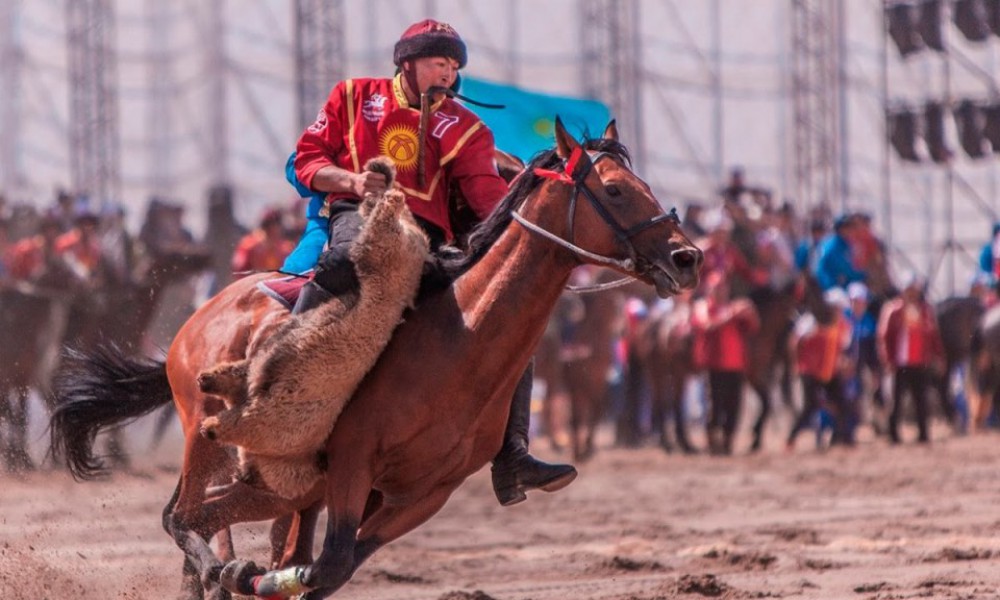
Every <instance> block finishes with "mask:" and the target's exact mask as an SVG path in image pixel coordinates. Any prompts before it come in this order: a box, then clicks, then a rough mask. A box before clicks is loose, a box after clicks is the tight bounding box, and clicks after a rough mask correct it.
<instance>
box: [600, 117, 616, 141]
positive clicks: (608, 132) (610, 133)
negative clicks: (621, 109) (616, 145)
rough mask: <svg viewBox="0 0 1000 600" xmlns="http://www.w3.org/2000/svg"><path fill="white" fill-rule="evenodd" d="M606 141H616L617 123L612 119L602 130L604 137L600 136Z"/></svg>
mask: <svg viewBox="0 0 1000 600" xmlns="http://www.w3.org/2000/svg"><path fill="white" fill-rule="evenodd" d="M601 137H603V138H604V139H606V140H612V141H615V142H617V141H618V123H617V121H615V120H614V119H611V122H610V123H608V126H607V127H605V128H604V135H602V136H601Z"/></svg>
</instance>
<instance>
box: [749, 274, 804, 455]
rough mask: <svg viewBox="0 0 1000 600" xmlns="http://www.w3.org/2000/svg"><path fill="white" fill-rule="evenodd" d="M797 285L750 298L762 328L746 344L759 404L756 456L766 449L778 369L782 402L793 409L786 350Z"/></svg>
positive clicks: (761, 291)
mask: <svg viewBox="0 0 1000 600" xmlns="http://www.w3.org/2000/svg"><path fill="white" fill-rule="evenodd" d="M795 285H796V284H795V283H791V284H789V285H788V286H787V287H786V288H785V289H784V290H780V291H775V290H772V289H769V288H767V289H758V290H754V292H753V293H751V294H750V300H751V301H752V302H753V303H754V307H755V308H756V309H757V314H758V315H759V317H760V327H759V328H758V329H757V332H756V333H754V334H753V335H752V336H751V337H750V339H749V340H748V341H747V382H748V383H749V384H750V387H751V388H752V389H753V391H754V393H755V394H756V395H757V398H758V399H759V400H760V412H759V413H758V414H757V420H756V421H755V422H754V426H753V442H752V443H751V446H750V449H751V451H754V452H756V451H758V450H760V449H761V447H762V445H763V438H764V428H765V426H766V425H767V421H768V419H769V418H770V416H771V412H772V410H773V405H772V402H771V391H772V390H773V389H774V383H775V375H776V373H777V370H778V367H779V366H780V367H781V368H782V380H781V393H782V399H783V402H784V404H785V406H789V407H790V406H792V390H791V377H790V375H791V367H790V364H789V356H788V350H787V348H788V336H789V335H790V333H791V331H792V321H793V319H794V318H795V308H796V304H797V300H796V297H795Z"/></svg>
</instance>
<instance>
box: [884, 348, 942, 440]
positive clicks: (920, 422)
mask: <svg viewBox="0 0 1000 600" xmlns="http://www.w3.org/2000/svg"><path fill="white" fill-rule="evenodd" d="M933 385H934V374H933V373H932V372H931V370H930V369H929V368H927V367H900V368H899V369H897V370H896V375H895V377H893V380H892V412H890V413H889V438H890V439H891V440H892V441H893V442H898V441H899V417H900V414H901V413H902V408H903V396H904V395H905V394H907V393H909V395H910V396H911V397H912V398H913V406H914V408H915V409H916V413H917V429H918V430H919V431H920V438H919V439H920V441H921V442H927V441H930V431H929V430H928V427H927V390H928V389H930V388H931V387H933Z"/></svg>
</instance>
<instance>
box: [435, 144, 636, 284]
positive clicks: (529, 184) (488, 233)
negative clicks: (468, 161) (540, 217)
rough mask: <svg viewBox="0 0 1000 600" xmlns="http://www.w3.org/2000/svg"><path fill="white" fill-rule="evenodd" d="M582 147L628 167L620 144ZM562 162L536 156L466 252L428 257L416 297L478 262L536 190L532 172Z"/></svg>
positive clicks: (448, 250)
mask: <svg viewBox="0 0 1000 600" xmlns="http://www.w3.org/2000/svg"><path fill="white" fill-rule="evenodd" d="M583 147H584V148H585V149H587V150H591V151H594V152H606V153H608V154H612V155H614V156H617V157H618V158H620V159H622V160H623V161H625V163H626V164H631V160H632V159H631V156H630V155H629V152H628V149H627V148H625V146H624V145H622V144H621V143H619V142H617V141H615V140H610V139H604V138H598V139H587V140H584V141H583ZM561 163H562V159H561V158H559V156H558V155H557V154H556V151H555V150H554V149H550V150H543V151H541V152H539V153H538V154H536V155H535V156H534V157H533V158H532V159H531V160H530V161H529V162H528V164H527V165H526V166H525V167H524V171H523V172H522V173H521V175H520V176H518V177H517V178H516V179H515V180H514V181H513V184H512V185H511V188H510V190H509V191H508V192H507V195H506V196H504V198H503V200H501V201H500V202H499V203H498V204H497V206H496V207H495V208H494V209H493V212H491V213H490V215H489V216H488V217H486V219H484V220H483V221H482V222H481V223H479V225H477V226H476V228H475V229H473V230H472V233H471V234H470V235H469V249H468V251H466V252H462V251H460V250H458V249H457V248H454V247H452V246H442V247H441V248H440V249H439V250H438V251H437V252H435V254H434V255H433V256H432V258H431V261H430V263H429V265H428V268H427V270H426V271H425V273H424V277H423V280H422V281H421V285H420V297H423V296H424V295H426V294H430V293H433V292H436V291H440V290H441V289H444V288H446V287H448V286H449V285H451V283H452V282H453V281H455V280H456V279H458V278H459V277H460V276H461V275H462V274H463V273H465V272H466V271H468V270H469V269H471V268H472V267H473V266H474V265H475V264H476V263H478V262H479V261H480V260H481V259H482V258H483V256H485V255H486V253H487V252H488V251H489V249H490V248H491V247H493V244H495V243H496V241H497V240H498V239H500V236H501V235H502V234H503V232H504V231H506V230H507V227H508V226H509V225H510V222H511V221H512V220H513V219H514V218H513V216H512V213H513V211H514V210H516V209H517V208H518V207H519V206H521V204H522V203H523V202H524V200H525V199H526V198H527V197H528V195H529V194H531V192H532V191H533V190H534V189H535V188H536V187H538V184H539V183H540V182H541V181H542V178H541V177H540V176H538V175H535V169H536V168H541V169H554V168H556V167H557V166H559V165H560V164H561Z"/></svg>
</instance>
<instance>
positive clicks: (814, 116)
mask: <svg viewBox="0 0 1000 600" xmlns="http://www.w3.org/2000/svg"><path fill="white" fill-rule="evenodd" d="M843 10H844V7H843V3H842V2H839V1H838V0H792V13H791V30H792V48H791V53H792V81H791V84H792V90H791V91H792V115H793V123H794V126H793V133H792V135H793V140H792V141H793V153H792V154H793V160H794V169H795V186H796V188H795V189H796V193H797V200H798V202H799V206H800V208H806V207H810V206H814V205H816V204H819V203H824V204H826V205H827V206H829V207H830V208H833V209H843V208H844V204H845V202H846V199H847V189H846V172H845V166H846V165H845V164H844V160H843V156H844V155H843V151H844V148H845V146H844V143H845V140H844V125H845V120H844V117H845V115H844V114H843V113H844V100H843V98H844V96H843V94H844V91H845V90H844V77H843V56H844V48H843V39H844V36H843V24H844V23H843V21H844V19H843Z"/></svg>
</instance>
